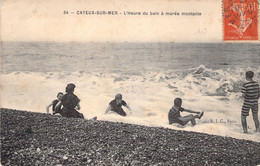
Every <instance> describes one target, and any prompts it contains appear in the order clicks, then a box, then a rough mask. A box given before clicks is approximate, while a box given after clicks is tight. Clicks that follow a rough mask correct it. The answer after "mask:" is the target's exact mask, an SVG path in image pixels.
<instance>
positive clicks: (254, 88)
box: [241, 71, 260, 133]
mask: <svg viewBox="0 0 260 166" xmlns="http://www.w3.org/2000/svg"><path fill="white" fill-rule="evenodd" d="M253 77H254V72H252V71H247V72H246V80H247V82H246V83H244V85H243V86H242V89H241V92H242V96H243V98H244V103H243V106H242V112H241V122H242V127H243V130H244V133H247V122H246V117H247V116H249V110H250V109H251V110H252V114H253V119H254V122H255V128H256V132H258V131H259V120H258V99H259V98H260V88H259V84H258V83H257V82H256V81H254V80H253Z"/></svg>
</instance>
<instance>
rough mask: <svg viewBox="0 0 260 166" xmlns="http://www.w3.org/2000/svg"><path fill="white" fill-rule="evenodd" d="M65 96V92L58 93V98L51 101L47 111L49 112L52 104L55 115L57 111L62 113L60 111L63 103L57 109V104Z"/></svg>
mask: <svg viewBox="0 0 260 166" xmlns="http://www.w3.org/2000/svg"><path fill="white" fill-rule="evenodd" d="M62 97H63V93H62V92H59V93H58V94H57V99H55V100H53V101H52V102H51V104H49V105H48V106H47V108H46V112H47V114H49V108H50V107H51V106H52V114H53V115H55V114H57V113H60V111H61V105H60V106H59V107H58V108H57V109H56V110H55V107H56V105H57V103H58V102H59V101H60V100H61V98H62Z"/></svg>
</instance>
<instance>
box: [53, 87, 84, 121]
mask: <svg viewBox="0 0 260 166" xmlns="http://www.w3.org/2000/svg"><path fill="white" fill-rule="evenodd" d="M75 87H76V86H75V85H74V84H68V85H67V87H66V92H67V93H66V94H65V95H64V96H63V97H62V98H61V101H60V102H59V103H58V104H57V105H56V107H55V109H58V107H59V106H60V105H62V110H61V112H60V114H61V115H62V116H64V117H70V118H82V119H84V116H83V114H82V113H79V112H78V111H77V110H80V104H79V102H80V99H79V98H78V97H77V96H76V95H75V94H74V93H73V92H74V89H75ZM76 109H77V110H76Z"/></svg>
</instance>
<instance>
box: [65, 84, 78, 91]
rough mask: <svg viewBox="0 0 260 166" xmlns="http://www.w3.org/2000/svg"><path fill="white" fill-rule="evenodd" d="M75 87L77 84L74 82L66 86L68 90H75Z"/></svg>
mask: <svg viewBox="0 0 260 166" xmlns="http://www.w3.org/2000/svg"><path fill="white" fill-rule="evenodd" d="M75 87H76V86H75V85H74V84H72V83H70V84H68V85H67V87H66V92H74V89H75Z"/></svg>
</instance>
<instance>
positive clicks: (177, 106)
mask: <svg viewBox="0 0 260 166" xmlns="http://www.w3.org/2000/svg"><path fill="white" fill-rule="evenodd" d="M181 105H182V99H181V98H176V99H175V100H174V106H173V107H172V108H171V109H170V111H169V114H168V119H169V124H173V123H178V124H180V125H182V126H184V125H186V124H187V123H188V122H189V121H190V122H191V124H192V125H193V126H194V125H196V120H195V119H196V118H198V119H200V118H201V117H202V116H203V114H204V112H203V111H202V112H196V111H192V110H188V109H185V108H182V107H181ZM180 111H181V112H182V111H186V112H190V113H196V114H198V115H192V114H190V115H187V116H184V117H182V116H181V115H180Z"/></svg>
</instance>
